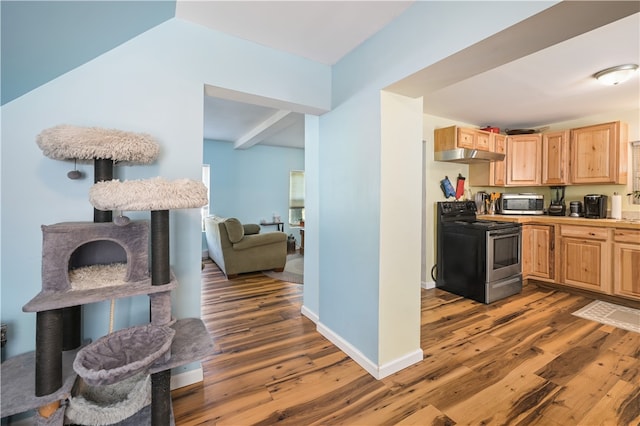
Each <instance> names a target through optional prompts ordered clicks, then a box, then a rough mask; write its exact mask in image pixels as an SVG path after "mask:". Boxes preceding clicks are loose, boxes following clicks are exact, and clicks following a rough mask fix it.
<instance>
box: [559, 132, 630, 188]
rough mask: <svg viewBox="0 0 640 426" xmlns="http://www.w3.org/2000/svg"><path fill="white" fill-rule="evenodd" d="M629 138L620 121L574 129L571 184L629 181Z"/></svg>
mask: <svg viewBox="0 0 640 426" xmlns="http://www.w3.org/2000/svg"><path fill="white" fill-rule="evenodd" d="M627 138H628V125H627V124H626V123H622V122H620V121H615V122H612V123H604V124H598V125H595V126H586V127H580V128H577V129H572V130H571V142H570V148H569V150H570V153H571V163H570V170H571V176H570V180H571V183H573V184H585V183H586V184H591V183H617V184H625V183H627V150H628V147H627Z"/></svg>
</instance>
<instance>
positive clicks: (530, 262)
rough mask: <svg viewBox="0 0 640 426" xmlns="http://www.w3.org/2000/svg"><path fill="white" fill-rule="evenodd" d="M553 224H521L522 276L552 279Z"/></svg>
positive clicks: (553, 255) (553, 253)
mask: <svg viewBox="0 0 640 426" xmlns="http://www.w3.org/2000/svg"><path fill="white" fill-rule="evenodd" d="M554 258H555V238H554V226H553V225H542V224H525V225H523V226H522V276H523V278H525V279H526V278H536V279H543V280H553V279H554V268H553V266H554Z"/></svg>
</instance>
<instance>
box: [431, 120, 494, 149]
mask: <svg viewBox="0 0 640 426" xmlns="http://www.w3.org/2000/svg"><path fill="white" fill-rule="evenodd" d="M492 139H493V138H492V134H491V133H489V132H485V131H484V130H478V129H469V128H464V127H457V126H450V127H444V128H442V129H435V131H434V150H435V151H447V150H450V149H456V148H467V149H477V150H480V151H489V150H490V149H491V141H492Z"/></svg>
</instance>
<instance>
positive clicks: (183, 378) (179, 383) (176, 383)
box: [170, 366, 204, 390]
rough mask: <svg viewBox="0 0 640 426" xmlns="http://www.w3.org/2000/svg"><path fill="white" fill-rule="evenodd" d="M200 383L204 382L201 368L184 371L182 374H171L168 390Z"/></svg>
mask: <svg viewBox="0 0 640 426" xmlns="http://www.w3.org/2000/svg"><path fill="white" fill-rule="evenodd" d="M202 381H204V371H203V370H202V366H200V367H199V368H195V369H193V370H189V371H185V372H184V373H178V374H172V375H171V386H170V388H171V390H174V389H178V388H182V387H185V386H189V385H192V384H194V383H198V382H202Z"/></svg>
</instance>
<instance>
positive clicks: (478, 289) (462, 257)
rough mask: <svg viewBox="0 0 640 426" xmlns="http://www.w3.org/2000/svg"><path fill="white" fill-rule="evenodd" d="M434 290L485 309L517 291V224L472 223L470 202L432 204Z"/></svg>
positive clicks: (474, 220) (473, 211) (519, 264)
mask: <svg viewBox="0 0 640 426" xmlns="http://www.w3.org/2000/svg"><path fill="white" fill-rule="evenodd" d="M436 224H437V226H436V228H437V233H438V235H437V245H436V246H437V259H436V287H437V288H440V289H442V290H446V291H449V292H451V293H454V294H457V295H460V296H463V297H466V298H469V299H473V300H476V301H478V302H482V303H487V304H488V303H491V302H494V301H496V300H499V299H503V298H505V297H508V296H512V295H514V294H517V293H520V292H521V291H522V260H521V259H522V254H521V239H522V228H521V226H520V224H519V223H511V222H498V221H487V220H478V219H477V218H476V204H475V202H473V201H444V202H439V203H437V213H436Z"/></svg>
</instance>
